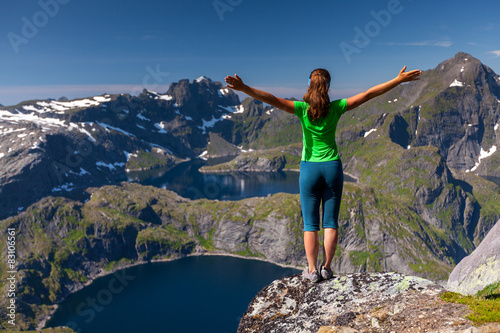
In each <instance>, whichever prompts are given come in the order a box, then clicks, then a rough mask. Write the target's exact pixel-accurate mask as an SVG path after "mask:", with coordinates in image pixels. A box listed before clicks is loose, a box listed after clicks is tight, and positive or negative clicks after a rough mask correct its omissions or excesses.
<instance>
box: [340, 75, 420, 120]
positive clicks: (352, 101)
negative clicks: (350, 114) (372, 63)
mask: <svg viewBox="0 0 500 333" xmlns="http://www.w3.org/2000/svg"><path fill="white" fill-rule="evenodd" d="M405 70H406V66H404V67H403V69H402V70H401V71H400V72H399V75H398V76H397V77H395V78H394V79H392V80H390V81H387V82H385V83H382V84H379V85H376V86H374V87H371V88H370V89H368V90H367V91H365V92H362V93H360V94H357V95H354V96H352V97H349V98H348V99H347V111H349V110H352V109H354V108H356V107H358V106H360V105H361V104H363V103H365V102H368V101H369V100H370V99H372V98H375V97H377V96H380V95H382V94H385V93H386V92H388V91H389V90H391V89H393V88H395V87H397V86H398V85H400V84H401V83H403V82H409V81H415V80H420V75H422V71H420V70H418V69H415V70H412V71H410V72H405Z"/></svg>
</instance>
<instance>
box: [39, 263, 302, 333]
mask: <svg viewBox="0 0 500 333" xmlns="http://www.w3.org/2000/svg"><path fill="white" fill-rule="evenodd" d="M297 273H299V272H298V271H297V270H295V269H291V268H284V267H280V266H277V265H273V264H270V263H266V262H262V261H258V260H247V259H240V258H234V257H222V256H201V257H187V258H183V259H179V260H175V261H171V262H158V263H148V264H144V265H138V266H133V267H129V268H126V269H124V270H121V271H118V272H115V273H113V274H110V275H107V276H104V277H101V278H98V279H96V280H95V281H94V282H93V283H92V284H91V285H89V286H87V287H85V288H84V289H82V290H80V291H78V292H76V293H74V294H71V295H69V296H68V298H67V299H66V300H65V301H64V302H63V303H62V304H60V307H59V309H58V310H57V311H56V313H55V314H54V316H53V317H52V319H51V320H50V321H49V322H48V323H47V325H46V327H57V326H62V325H65V326H69V327H71V328H73V329H74V330H75V331H77V332H81V333H87V332H88V333H91V332H92V333H110V332H120V333H127V332H134V333H136V332H172V333H173V332H184V333H189V332H204V333H212V332H213V333H224V332H228V333H229V332H231V333H232V332H236V330H237V328H238V323H239V321H240V319H241V316H242V315H243V314H244V312H245V311H246V309H247V307H248V304H249V303H250V301H251V300H252V298H253V297H254V296H255V295H256V294H257V292H258V291H259V290H261V289H262V288H263V287H265V286H266V285H268V284H269V283H271V282H272V281H273V280H275V279H279V278H281V277H284V276H289V275H292V274H297Z"/></svg>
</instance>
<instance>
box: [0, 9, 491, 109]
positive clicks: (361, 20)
mask: <svg viewBox="0 0 500 333" xmlns="http://www.w3.org/2000/svg"><path fill="white" fill-rule="evenodd" d="M0 6H1V7H0V8H1V9H2V13H3V15H2V22H1V23H0V55H1V59H2V62H1V65H0V66H1V70H0V103H1V104H4V105H13V104H17V103H18V102H20V101H23V100H29V99H38V98H59V97H61V96H67V97H68V98H76V97H86V96H94V95H98V94H103V93H133V94H135V93H137V92H138V91H140V90H141V89H142V88H144V87H145V88H149V89H152V90H156V91H159V92H165V91H166V90H167V88H168V85H169V84H170V83H171V82H176V81H178V80H180V79H183V78H188V79H190V80H193V79H196V78H197V77H199V76H201V75H205V76H208V77H210V78H212V79H213V80H216V81H222V80H223V78H224V77H225V75H227V74H234V73H238V74H239V75H240V76H241V77H242V78H243V79H244V81H245V82H246V83H247V84H250V85H252V86H255V87H257V88H260V89H265V90H268V91H270V92H272V93H275V94H277V95H279V96H281V97H291V96H294V97H297V98H301V96H302V95H303V93H304V90H305V88H306V86H307V77H308V75H309V72H310V71H311V70H312V69H314V68H317V67H324V68H327V69H328V70H330V72H331V73H332V76H333V82H332V95H333V97H338V98H341V97H347V96H350V95H352V94H355V93H357V92H360V91H362V90H364V89H367V88H369V87H370V86H372V85H375V84H377V83H380V82H383V81H386V80H389V79H391V78H392V77H393V76H395V75H397V73H398V71H399V70H400V69H401V68H402V67H403V65H407V66H408V68H409V69H414V68H418V69H422V70H426V69H431V68H434V67H436V66H437V64H438V63H440V62H441V61H443V60H445V59H448V58H450V57H453V55H454V54H455V53H456V52H458V51H463V52H468V53H470V54H471V55H472V56H474V57H476V58H478V59H479V60H481V61H482V62H483V63H484V64H486V65H488V66H490V67H491V68H492V69H493V70H494V71H495V72H496V73H497V74H500V19H499V14H498V13H500V2H499V1H498V0H484V1H481V2H470V1H456V0H439V1H431V0H399V1H398V0H354V1H325V0H323V1H319V0H311V1H296V0H287V1H278V0H277V1H273V0H271V1H269V0H268V1H264V0H215V1H214V0H183V1H179V0H177V1H173V0H162V1H160V0H143V1H138V0H121V1H117V0H108V1H102V0H100V1H97V0H86V1H83V0H23V1H6V0H1V5H0Z"/></svg>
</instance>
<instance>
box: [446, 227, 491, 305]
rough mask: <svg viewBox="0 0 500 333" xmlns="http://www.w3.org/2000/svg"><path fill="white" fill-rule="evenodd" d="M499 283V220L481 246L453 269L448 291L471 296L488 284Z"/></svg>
mask: <svg viewBox="0 0 500 333" xmlns="http://www.w3.org/2000/svg"><path fill="white" fill-rule="evenodd" d="M498 281H500V220H499V221H498V222H497V223H496V224H495V226H494V227H493V228H492V229H491V230H490V231H489V232H488V234H487V235H486V237H485V238H484V239H483V241H482V242H481V244H479V246H478V247H477V248H476V249H475V250H474V252H472V253H471V254H470V255H469V256H467V257H465V258H464V259H462V261H460V262H459V263H458V265H457V266H456V267H455V268H454V269H453V271H452V272H451V274H450V277H449V278H448V289H449V290H450V291H455V292H458V293H461V294H464V295H473V294H475V293H477V292H478V291H480V290H482V289H483V288H484V287H486V286H487V285H489V284H492V283H495V282H498Z"/></svg>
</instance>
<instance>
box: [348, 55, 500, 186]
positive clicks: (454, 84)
mask: <svg viewBox="0 0 500 333" xmlns="http://www.w3.org/2000/svg"><path fill="white" fill-rule="evenodd" d="M385 114H390V115H394V116H395V117H396V118H395V119H394V121H393V124H392V125H391V128H390V132H389V135H390V138H391V141H392V142H394V143H397V144H399V145H400V146H401V147H403V148H408V147H410V148H412V147H422V146H427V145H431V146H434V147H437V148H439V153H440V154H441V156H443V158H444V159H445V161H446V163H447V165H448V166H449V167H450V168H452V169H455V170H459V171H464V172H473V173H474V174H478V175H483V176H489V177H496V178H493V179H498V177H499V176H500V154H499V152H497V147H498V146H499V139H498V137H499V133H500V132H498V131H499V125H500V76H499V75H497V74H495V73H494V72H493V70H491V68H489V67H487V66H485V65H483V64H482V63H481V62H480V61H479V60H478V59H476V58H474V57H472V56H471V55H469V54H467V53H462V52H459V53H457V54H456V55H455V56H454V57H453V58H451V59H448V60H446V61H443V62H442V63H440V64H439V65H438V66H437V67H436V68H435V69H432V70H427V71H424V72H423V74H422V78H421V79H420V80H419V81H414V82H410V83H407V84H403V85H400V86H398V87H396V88H395V89H393V90H391V91H390V92H388V93H387V94H385V95H382V96H379V97H377V98H376V99H374V100H372V101H370V102H369V103H366V104H365V105H362V106H361V107H359V108H357V109H355V110H353V111H352V113H350V114H346V115H345V116H344V117H342V118H341V120H340V122H339V126H340V128H344V127H347V126H352V125H356V124H360V123H361V124H363V126H359V127H358V128H359V129H360V130H361V131H362V132H363V133H360V134H361V135H364V134H366V133H368V132H369V131H370V130H375V129H377V127H378V126H377V124H376V123H375V122H374V121H375V118H377V116H379V117H382V116H383V115H385ZM370 117H372V119H373V120H372V121H371V124H370V121H369V118H370ZM373 117H375V118H373ZM377 119H379V118H377Z"/></svg>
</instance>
